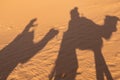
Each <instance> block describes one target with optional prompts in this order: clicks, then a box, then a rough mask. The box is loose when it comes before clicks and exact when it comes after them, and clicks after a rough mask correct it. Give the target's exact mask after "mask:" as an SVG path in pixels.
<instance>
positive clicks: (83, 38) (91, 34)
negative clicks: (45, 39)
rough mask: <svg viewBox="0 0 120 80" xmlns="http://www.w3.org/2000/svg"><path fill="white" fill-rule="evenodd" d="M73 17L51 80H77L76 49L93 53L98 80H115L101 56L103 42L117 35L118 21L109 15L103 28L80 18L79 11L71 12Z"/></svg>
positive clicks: (76, 9)
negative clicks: (115, 33) (113, 34)
mask: <svg viewBox="0 0 120 80" xmlns="http://www.w3.org/2000/svg"><path fill="white" fill-rule="evenodd" d="M70 15H71V20H70V21H69V25H68V30H67V31H66V32H64V34H63V39H62V42H61V47H60V50H59V54H58V56H57V59H56V62H55V66H54V68H53V70H52V71H51V73H50V75H49V80H52V79H54V80H75V78H76V75H77V69H78V60H77V55H76V51H75V50H76V49H80V50H92V51H93V52H94V57H95V67H96V79H97V80H104V74H105V76H106V78H107V80H113V78H112V75H111V73H110V71H109V69H108V67H107V64H106V62H105V59H104V57H103V55H102V50H101V49H102V46H103V40H102V38H105V39H106V40H109V39H110V38H111V36H112V33H113V32H116V31H117V28H116V26H117V21H118V20H119V18H118V17H116V16H108V15H107V16H106V17H105V19H104V25H98V24H95V23H94V22H93V21H92V20H90V19H87V18H86V17H81V16H79V12H78V8H77V7H75V8H74V9H72V10H71V11H70ZM81 66H82V65H81Z"/></svg>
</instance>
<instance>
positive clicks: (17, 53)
mask: <svg viewBox="0 0 120 80" xmlns="http://www.w3.org/2000/svg"><path fill="white" fill-rule="evenodd" d="M36 20H37V19H36V18H35V19H32V20H31V21H30V22H29V24H28V25H27V26H26V27H25V29H24V30H23V32H22V33H21V34H19V35H18V36H17V37H16V38H15V39H14V40H13V41H12V42H11V43H10V44H9V45H7V46H6V47H5V48H3V49H2V50H1V51H0V80H7V77H8V76H9V74H10V73H11V72H12V71H13V70H14V68H15V67H16V66H17V65H18V64H19V63H21V64H24V63H26V62H27V61H29V59H31V58H32V57H33V56H34V55H36V54H37V52H38V51H39V50H42V49H43V48H44V47H45V45H46V44H47V43H48V42H49V41H50V40H51V39H52V38H53V37H54V36H55V35H57V34H58V31H57V30H54V29H51V30H50V31H49V32H48V33H47V34H46V35H45V36H44V38H43V39H42V40H41V41H39V42H38V43H34V42H33V39H34V30H32V31H29V30H30V29H31V28H32V27H34V26H36V24H34V23H35V21H36Z"/></svg>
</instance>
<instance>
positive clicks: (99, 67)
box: [93, 48, 113, 80]
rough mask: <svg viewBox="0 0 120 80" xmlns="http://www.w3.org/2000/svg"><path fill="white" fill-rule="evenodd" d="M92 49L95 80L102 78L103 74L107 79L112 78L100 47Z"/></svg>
mask: <svg viewBox="0 0 120 80" xmlns="http://www.w3.org/2000/svg"><path fill="white" fill-rule="evenodd" d="M93 51H94V57H95V65H96V78H97V80H104V74H105V76H106V79H107V80H113V78H112V75H111V73H110V71H109V69H108V67H107V64H106V62H105V59H104V57H103V55H102V52H101V48H96V49H94V50H93Z"/></svg>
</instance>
